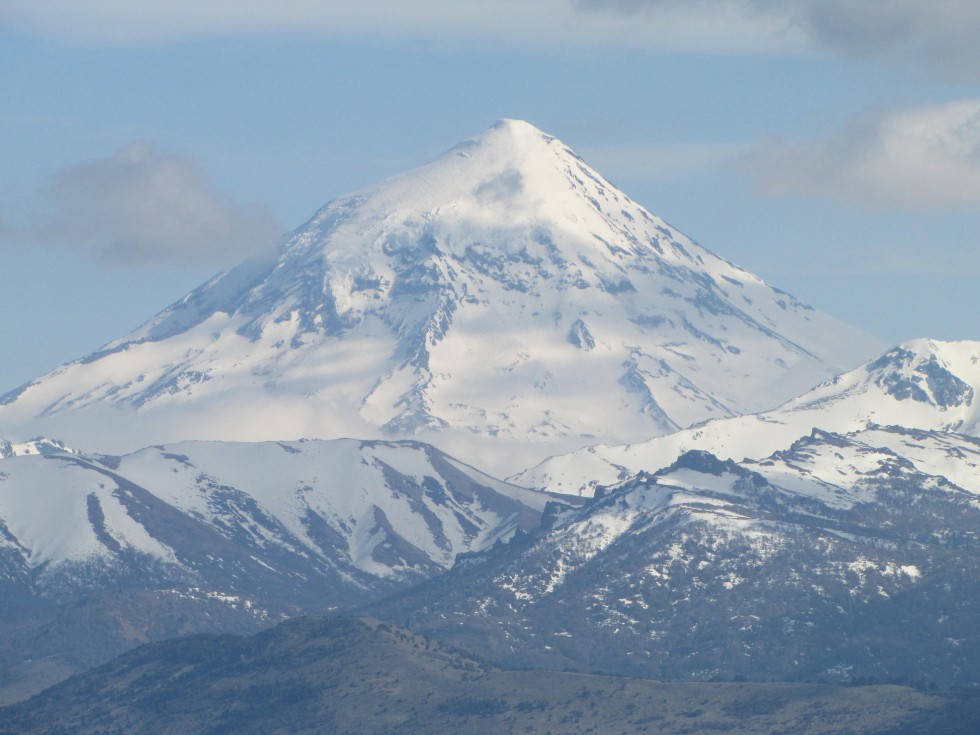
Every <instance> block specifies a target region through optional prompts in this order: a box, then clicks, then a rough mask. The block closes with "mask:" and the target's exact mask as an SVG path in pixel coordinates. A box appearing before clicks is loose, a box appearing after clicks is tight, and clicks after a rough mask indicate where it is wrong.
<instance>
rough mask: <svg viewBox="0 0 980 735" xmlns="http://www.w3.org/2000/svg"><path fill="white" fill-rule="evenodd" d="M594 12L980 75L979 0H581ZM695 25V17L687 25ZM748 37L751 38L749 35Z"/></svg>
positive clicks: (762, 45) (763, 45)
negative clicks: (751, 32) (720, 25)
mask: <svg viewBox="0 0 980 735" xmlns="http://www.w3.org/2000/svg"><path fill="white" fill-rule="evenodd" d="M576 3H577V5H578V6H579V7H580V8H582V9H583V10H586V11H591V12H593V13H595V14H600V13H610V14H619V15H625V16H630V17H632V18H634V19H635V20H637V21H640V22H643V21H645V23H646V24H648V25H651V26H652V25H653V24H655V23H657V24H659V23H662V22H663V21H664V19H669V18H677V17H687V18H688V19H690V18H700V19H701V21H702V22H710V19H711V18H720V19H724V20H725V21H726V22H733V20H734V22H733V25H732V26H731V28H732V33H739V34H740V33H742V32H743V29H745V28H747V27H749V26H750V25H751V26H752V27H755V28H756V29H765V28H768V29H769V34H768V36H756V38H755V40H756V42H757V43H758V44H759V45H758V50H759V51H770V52H771V51H779V50H781V49H785V48H786V46H787V42H792V43H793V44H794V45H795V46H796V47H798V48H804V47H807V46H808V47H810V48H825V49H831V50H834V51H838V52H843V53H844V54H847V55H849V56H854V57H868V58H880V59H884V60H887V61H891V62H899V63H909V62H913V63H917V64H921V65H923V66H926V67H929V68H932V69H934V70H937V71H940V72H942V73H946V74H951V75H953V76H959V77H965V78H974V79H975V78H977V77H980V44H978V43H977V40H976V39H977V38H978V37H980V3H978V2H977V1H976V0H576ZM688 22H690V20H688ZM746 40H747V41H748V40H749V37H748V36H746Z"/></svg>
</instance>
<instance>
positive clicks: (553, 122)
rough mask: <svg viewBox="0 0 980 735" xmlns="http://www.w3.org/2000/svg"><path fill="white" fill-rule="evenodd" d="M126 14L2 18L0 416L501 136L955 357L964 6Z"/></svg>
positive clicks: (181, 0) (938, 2) (101, 11)
mask: <svg viewBox="0 0 980 735" xmlns="http://www.w3.org/2000/svg"><path fill="white" fill-rule="evenodd" d="M126 5H132V6H133V7H132V8H127V7H123V6H124V4H122V3H118V2H115V1H111V0H31V1H28V0H0V100H3V102H2V103H0V162H2V166H0V257H2V260H0V262H2V268H0V293H2V299H3V306H4V315H5V318H4V319H3V320H2V321H0V344H2V346H3V351H2V353H0V392H3V391H4V390H6V389H8V388H13V387H15V386H16V385H18V384H20V383H22V382H24V381H26V380H28V379H30V378H32V377H34V376H36V375H38V374H40V373H42V372H45V371H47V370H49V369H51V368H53V367H55V366H56V365H58V364H59V363H61V362H65V361H68V360H70V359H73V358H75V357H79V356H81V355H83V354H86V353H88V352H91V351H93V350H95V349H97V348H98V347H99V346H101V345H102V344H103V343H104V342H107V341H109V340H110V339H113V338H115V337H118V336H120V335H121V334H123V333H124V332H126V331H128V330H130V329H132V328H134V327H136V326H137V325H138V324H140V323H141V322H143V321H144V320H145V319H147V318H149V317H150V316H152V315H153V314H154V313H155V312H157V311H158V310H160V309H161V308H163V307H164V306H166V305H167V304H169V303H170V302H172V301H173V300H175V299H177V298H179V297H180V296H182V295H183V294H184V293H185V292H186V291H188V290H189V289H191V288H192V287H194V286H195V285H197V284H198V283H199V282H201V281H203V280H204V279H205V278H207V277H208V276H209V275H211V274H212V273H213V272H215V271H216V270H217V269H220V268H221V267H224V266H226V265H230V264H232V263H234V262H236V261H237V260H238V259H240V258H242V257H244V256H246V255H248V254H250V253H252V252H254V251H255V250H256V249H260V248H263V247H266V246H267V245H268V244H269V243H270V242H272V241H274V240H275V239H276V238H277V237H278V235H279V233H281V232H283V231H286V230H289V229H292V228H294V227H297V226H299V225H300V224H302V223H303V222H304V221H305V220H306V219H307V218H308V217H309V216H311V215H312V214H313V212H314V211H315V210H316V209H317V208H318V207H319V206H321V205H322V204H324V203H325V202H326V201H327V200H329V199H330V198H332V197H334V196H337V195H339V194H343V193H345V192H348V191H351V190H354V189H357V188H360V187H362V186H365V185H368V184H370V183H372V182H373V181H375V180H377V179H379V178H381V177H383V176H386V175H389V174H392V173H396V172H398V171H400V170H403V169H405V168H407V167H410V166H413V165H416V164H418V163H422V162H424V161H426V160H428V159H431V158H433V157H435V156H436V155H438V154H439V153H441V152H442V151H444V150H445V149H447V148H449V147H450V146H452V145H453V144H455V143H456V142H458V141H459V140H461V139H464V138H467V137H469V136H471V135H473V134H476V133H478V132H479V131H481V130H482V129H484V128H486V127H488V126H489V125H491V124H492V123H493V122H494V121H495V120H497V119H499V118H501V117H517V118H523V119H526V120H529V121H530V122H532V123H533V124H535V125H537V126H538V127H539V128H542V129H543V130H545V131H547V132H549V133H551V134H553V135H557V136H558V137H560V138H562V139H563V140H564V141H565V142H566V143H568V144H569V145H570V146H572V147H573V148H575V149H576V150H577V151H578V152H579V153H580V154H581V155H583V156H584V157H585V158H586V159H587V160H588V161H589V162H590V163H592V164H593V165H594V166H595V167H596V168H598V169H599V170H600V171H602V172H603V173H604V174H605V175H606V176H607V177H608V178H609V179H611V180H612V181H613V182H614V183H616V184H617V185H618V186H619V187H620V188H622V189H623V190H625V191H626V192H627V193H628V194H630V195H631V196H632V197H633V198H634V199H636V200H638V201H640V202H641V203H643V204H645V205H646V206H647V207H648V208H649V209H650V210H652V211H653V212H655V213H656V214H659V215H660V216H662V217H664V218H665V219H667V220H668V221H669V222H671V223H672V224H674V225H675V226H677V227H679V228H680V229H681V230H683V231H684V232H686V233H687V234H688V235H690V236H691V237H693V238H695V239H696V240H698V241H699V242H701V243H702V244H703V245H705V246H706V247H708V248H709V249H711V250H713V251H715V252H716V253H718V254H719V255H722V256H723V257H726V258H728V259H729V260H732V261H734V262H736V263H738V264H739V265H742V266H743V267H745V268H747V269H749V270H751V271H753V272H755V273H757V274H759V275H761V276H763V277H764V278H766V279H767V280H769V281H770V282H771V283H773V284H774V285H776V286H778V287H780V288H783V289H785V290H787V291H790V292H791V293H793V294H795V295H797V296H799V297H800V298H802V299H804V300H806V301H808V302H810V303H811V304H813V305H814V306H816V307H818V308H821V309H823V310H825V311H828V312H830V313H832V314H834V315H835V316H837V317H839V318H841V319H843V320H845V321H849V322H851V323H853V324H856V325H858V326H860V327H863V328H864V329H866V330H867V331H869V332H872V333H875V334H877V335H879V336H881V337H883V338H884V339H886V340H888V341H890V342H898V341H901V340H904V339H909V338H912V337H918V336H931V337H936V338H941V339H980V327H978V326H977V319H976V316H977V314H978V313H980V288H977V284H978V283H980V249H978V244H977V240H978V233H980V48H978V45H977V44H976V38H977V37H980V4H977V3H975V2H972V0H969V1H968V0H933V1H932V2H929V3H924V2H921V1H920V0H846V1H845V0H696V1H692V0H684V1H683V2H682V1H681V0H523V2H517V1H516V0H500V1H499V2H496V3H494V4H492V5H489V4H487V3H478V2H472V1H471V0H416V1H415V2H405V0H361V1H360V2H358V3H347V2H343V3H342V2H332V1H331V0H316V1H314V0H282V1H281V2H277V3H267V2H260V1H259V0H236V1H235V2H232V1H231V0H214V1H212V2H207V1H202V2H196V3H190V2H186V1H185V0H166V1H164V0H142V2H140V3H129V4H126ZM488 5H489V6H488ZM121 8H122V9H121Z"/></svg>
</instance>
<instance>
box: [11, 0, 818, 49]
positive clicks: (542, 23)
mask: <svg viewBox="0 0 980 735" xmlns="http://www.w3.org/2000/svg"><path fill="white" fill-rule="evenodd" d="M655 5H657V6H658V7H656V8H654V11H655V12H652V13H645V14H643V17H642V18H641V19H640V20H638V19H637V18H636V17H632V16H631V14H628V13H623V12H619V8H615V10H616V12H606V11H607V10H608V9H609V8H607V7H606V4H605V3H590V2H582V1H580V0H494V1H493V2H487V1H486V0H410V1H409V0H358V1H357V2H351V1H350V0H278V1H277V2H269V1H268V0H208V1H207V2H201V1H200V0H139V2H125V3H121V2H118V0H31V2H23V0H0V23H2V24H3V25H6V26H7V27H10V28H17V29H20V30H26V31H28V32H32V33H37V34H40V35H46V36H55V37H60V38H65V39H70V40H75V41H81V42H120V43H132V42H155V41H164V40H168V39H174V38H182V37H188V36H200V35H228V34H268V33H300V34H307V35H309V34H315V35H326V36H343V35H351V34H355V35H356V34H361V35H364V36H371V37H377V36H378V35H387V36H398V37H410V38H425V39H435V40H448V41H456V40H464V41H468V40H486V41H494V42H499V41H509V42H514V43H553V44H565V43H601V44H627V45H633V46H640V47H647V48H652V49H657V50H664V51H676V50H695V51H708V52H724V51H757V50H760V49H762V50H773V49H775V50H784V49H787V48H797V47H799V45H800V40H801V39H800V38H799V37H797V36H798V34H796V32H795V30H794V29H793V28H792V27H789V26H787V24H786V22H785V19H784V18H782V17H779V16H778V15H775V16H774V15H772V14H760V13H755V12H752V13H746V12H744V8H743V7H742V2H727V1H722V0H718V2H710V1H709V2H707V3H705V2H691V3H677V2H668V3H655ZM660 6H662V7H660ZM708 6H711V7H708ZM714 6H720V7H714Z"/></svg>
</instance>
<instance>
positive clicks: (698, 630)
mask: <svg viewBox="0 0 980 735" xmlns="http://www.w3.org/2000/svg"><path fill="white" fill-rule="evenodd" d="M978 468H980V440H978V439H975V438H972V437H966V436H963V435H958V434H953V433H947V432H938V431H912V430H908V429H900V428H875V429H869V430H865V431H860V432H855V433H853V434H831V433H827V432H820V431H816V432H813V433H812V434H811V435H809V436H807V437H804V438H802V439H800V440H798V441H797V442H795V443H793V445H792V446H791V447H789V448H788V449H784V450H783V451H780V452H777V453H774V454H773V455H771V456H770V457H767V458H765V459H763V460H760V461H756V462H742V463H735V462H732V461H730V460H727V461H723V460H721V459H718V458H716V457H715V456H713V455H711V454H709V453H707V452H702V451H691V452H688V453H687V454H684V455H683V456H681V457H680V458H679V459H678V460H677V461H676V462H674V463H673V464H672V465H671V466H669V467H668V468H665V469H663V470H661V471H659V472H657V473H656V474H655V475H646V474H644V475H640V476H637V477H635V478H632V479H630V480H627V481H626V482H624V483H622V484H621V485H619V486H616V487H613V488H609V489H608V491H607V492H606V493H605V494H604V495H602V496H601V497H599V498H597V499H596V500H595V501H593V502H592V503H591V504H588V505H586V506H584V507H582V508H579V509H573V508H564V507H562V506H553V507H552V508H550V509H549V510H547V511H546V512H545V518H546V522H545V525H544V527H543V529H542V530H540V531H538V532H536V533H534V534H532V535H530V536H526V537H521V538H520V539H516V540H515V541H513V542H512V543H511V544H510V545H508V546H507V547H505V548H499V549H495V550H493V551H491V552H488V553H486V554H483V555H478V556H476V557H473V558H469V559H467V560H466V561H465V563H462V564H458V565H457V567H456V568H455V569H453V570H452V571H450V572H449V573H448V574H447V575H444V576H443V577H440V578H438V579H434V580H432V581H431V582H428V583H425V584H424V585H423V586H421V587H419V588H416V589H413V590H410V591H409V592H407V593H406V594H405V596H404V597H402V598H401V599H398V600H395V601H389V602H388V603H387V604H386V605H384V606H382V608H381V612H382V614H383V615H386V616H389V617H390V618H391V619H393V620H398V621H403V622H405V623H409V624H411V625H412V626H413V627H414V628H415V629H417V630H419V631H420V632H425V633H427V634H430V635H433V636H435V637H438V638H441V639H442V640H444V641H451V642H453V643H454V644H456V645H460V646H463V647H467V648H469V650H473V651H476V652H479V653H482V654H485V655H489V656H492V657H494V658H496V659H498V660H504V661H507V662H510V663H517V664H521V665H550V666H560V667H564V666H572V667H576V668H585V669H588V670H608V671H617V672H620V673H627V674H634V675H641V676H652V677H655V678H664V679H676V678H681V679H690V678H695V679H711V678H715V677H721V678H723V679H730V678H732V677H748V678H753V679H760V678H761V679H767V680H772V679H776V680H797V679H803V680H810V681H812V680H828V681H847V682H854V681H860V680H865V681H868V680H873V681H889V680H908V681H914V682H919V683H934V684H938V685H939V686H944V687H948V686H977V685H978V684H980V663H978V662H980V658H978V654H980V631H978V629H977V626H976V620H977V615H978V614H980V582H978V579H980V577H978V572H980V539H978V537H977V528H978V526H980V471H978ZM464 620H465V621H466V625H465V627H461V621H464Z"/></svg>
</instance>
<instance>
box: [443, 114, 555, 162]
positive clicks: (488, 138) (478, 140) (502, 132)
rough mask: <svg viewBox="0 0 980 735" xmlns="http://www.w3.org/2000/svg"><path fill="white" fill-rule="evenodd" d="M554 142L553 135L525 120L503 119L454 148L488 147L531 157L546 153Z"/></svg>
mask: <svg viewBox="0 0 980 735" xmlns="http://www.w3.org/2000/svg"><path fill="white" fill-rule="evenodd" d="M555 141H557V138H555V137H554V136H553V135H548V134H547V133H545V132H543V131H541V130H539V129H538V128H536V127H534V126H533V125H532V124H531V123H529V122H527V121H525V120H515V119H512V118H503V119H501V120H498V121H497V122H496V123H494V124H493V125H491V126H490V127H489V128H487V129H486V130H484V131H483V132H482V133H480V134H479V135H476V136H474V137H473V138H471V139H469V140H467V141H464V142H462V143H460V144H459V145H458V146H456V148H457V149H459V148H466V147H488V148H496V149H498V150H501V151H510V152H512V153H517V154H520V155H523V156H533V155H535V154H536V153H537V154H540V153H542V152H544V151H546V150H547V149H548V148H549V147H550V146H551V144H552V143H554V142H555ZM559 143H560V141H559Z"/></svg>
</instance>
